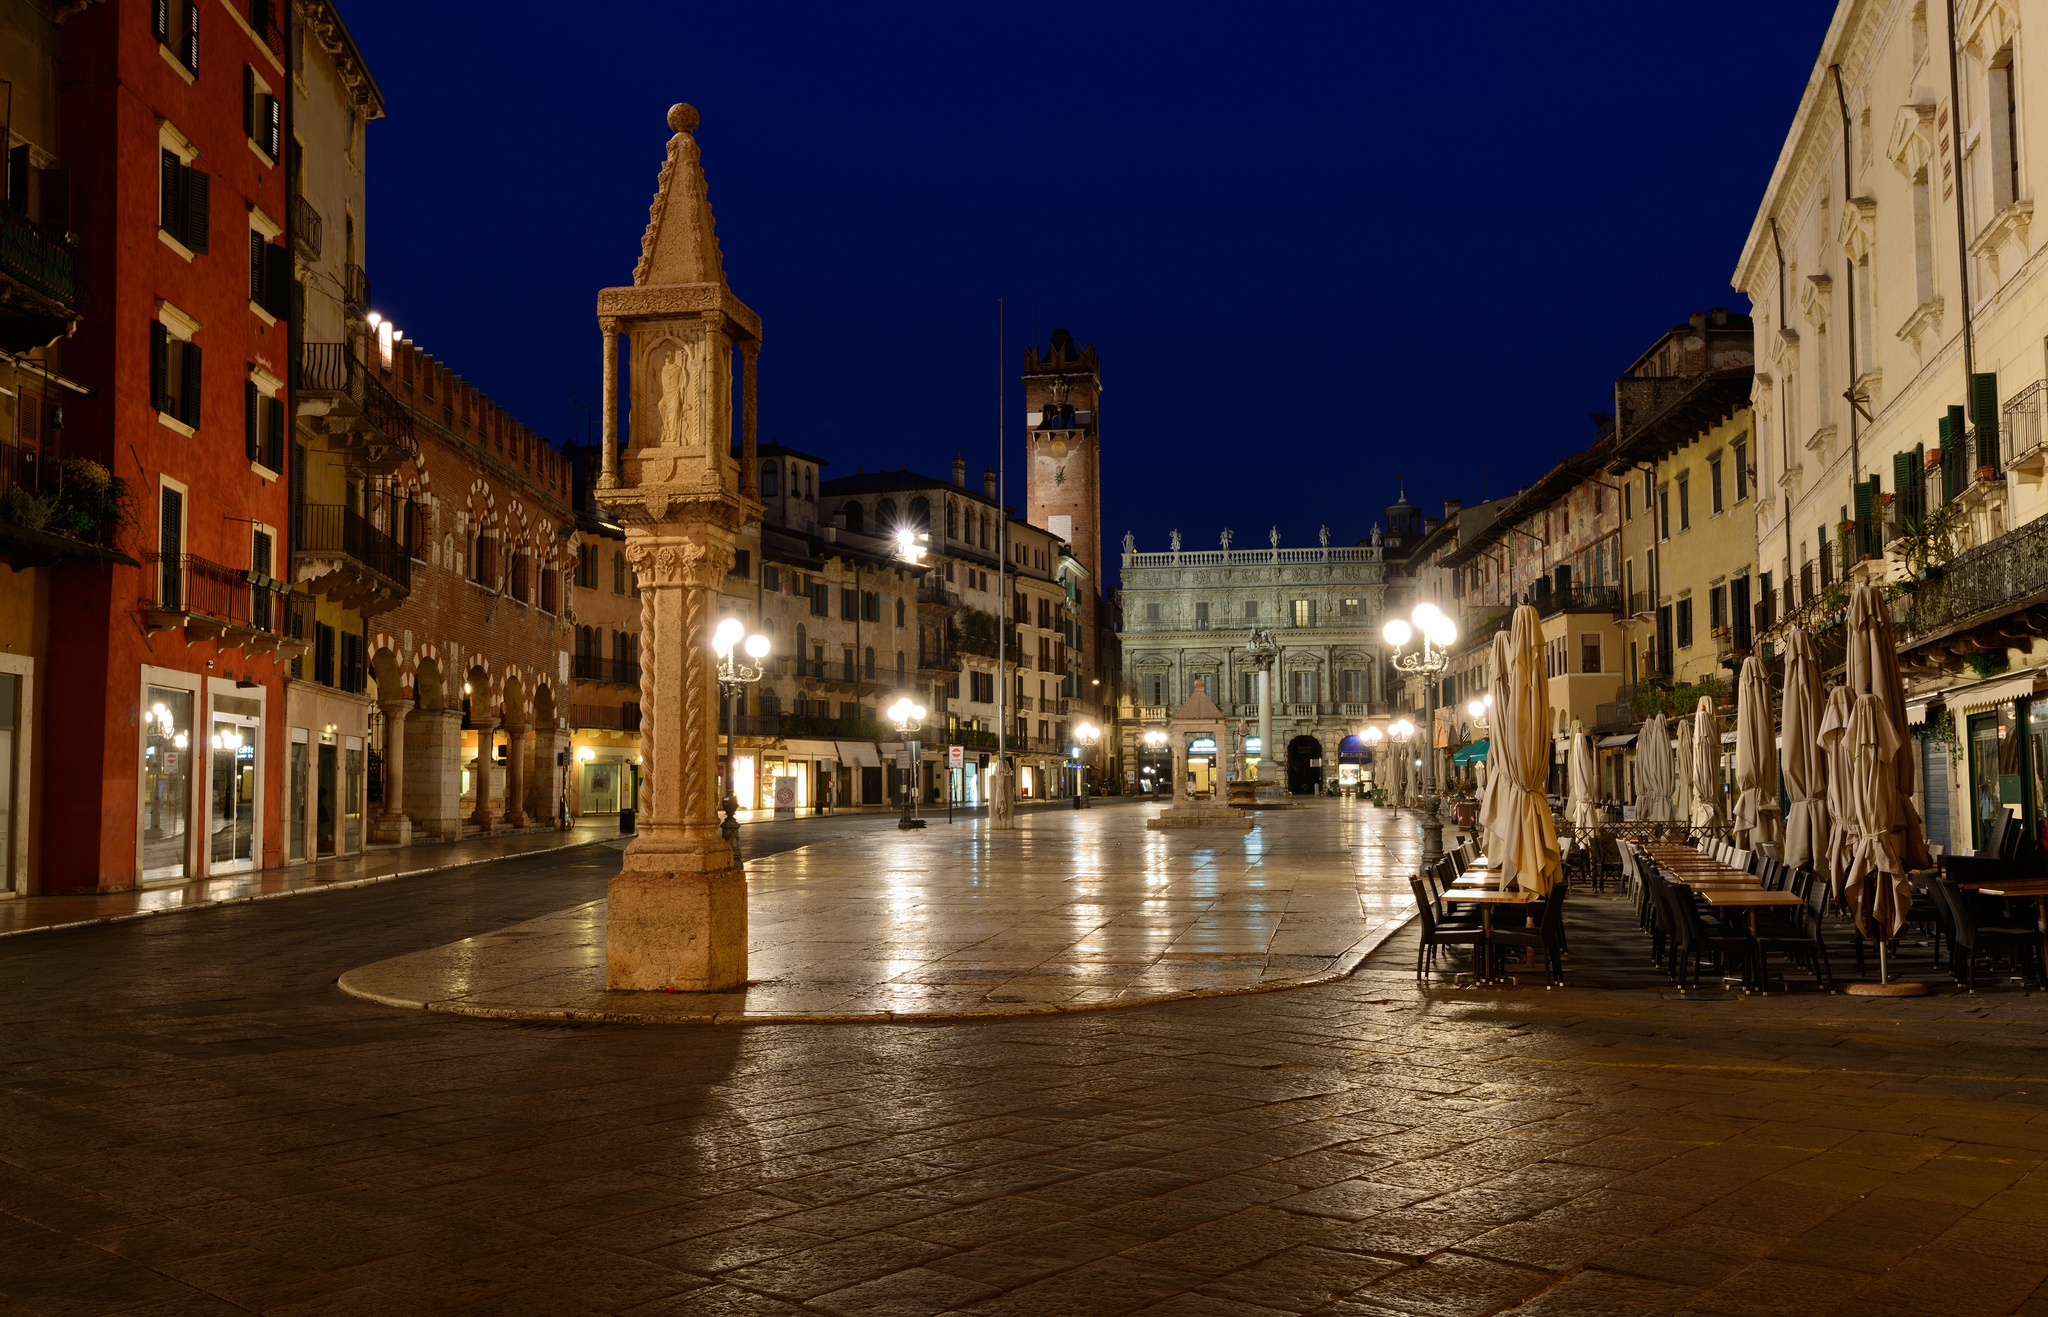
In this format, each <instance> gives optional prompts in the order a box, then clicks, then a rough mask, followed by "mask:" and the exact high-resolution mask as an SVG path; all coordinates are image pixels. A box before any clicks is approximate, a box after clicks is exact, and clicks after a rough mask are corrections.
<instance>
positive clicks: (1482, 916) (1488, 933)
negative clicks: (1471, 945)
mask: <svg viewBox="0 0 2048 1317" xmlns="http://www.w3.org/2000/svg"><path fill="white" fill-rule="evenodd" d="M1456 899H1457V900H1460V901H1470V902H1472V903H1473V904H1475V905H1477V906H1478V907H1479V973H1478V974H1477V975H1475V976H1474V979H1473V981H1474V982H1475V983H1497V982H1499V980H1498V979H1496V978H1494V977H1493V908H1494V907H1495V906H1497V905H1527V904H1528V903H1529V902H1531V901H1533V900H1535V899H1536V897H1535V894H1534V893H1531V892H1501V891H1492V892H1460V893H1459V894H1458V896H1457V898H1456Z"/></svg>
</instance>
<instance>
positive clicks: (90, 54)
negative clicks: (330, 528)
mask: <svg viewBox="0 0 2048 1317" xmlns="http://www.w3.org/2000/svg"><path fill="white" fill-rule="evenodd" d="M281 9H282V6H280V5H275V4H271V3H267V2H265V0H254V3H252V2H251V0H233V3H229V4H220V3H215V2H214V0H207V2H206V3H200V2H199V0H160V2H157V3H152V0H107V2H106V3H104V4H98V5H92V6H88V7H86V8H84V9H83V10H82V11H80V12H78V13H77V14H75V15H73V16H72V17H70V19H69V20H68V21H67V22H66V23H65V24H64V25H63V27H62V29H61V37H60V44H59V47H58V50H59V59H60V77H59V79H58V85H59V88H60V91H59V113H60V115H61V117H62V121H63V127H64V133H65V138H66V142H67V146H68V150H67V157H68V163H69V167H70V170H71V179H70V186H71V197H72V225H73V228H74V229H75V231H76V232H77V233H78V235H79V263H80V270H79V273H80V279H81V283H82V285H83V287H84V289H85V290H86V291H85V293H84V295H83V299H82V300H83V312H84V314H83V316H82V319H81V321H80V324H79V328H78V330H77V333H76V335H75V337H74V338H73V339H72V340H71V341H70V342H69V344H67V347H66V362H67V364H68V366H69V370H70V373H71V374H72V375H73V376H74V377H76V378H78V379H80V380H82V381H84V382H86V383H88V384H89V385H90V386H91V387H92V388H93V390H94V392H93V395H92V396H91V397H89V398H80V399H77V400H76V401H73V402H72V403H70V405H69V406H67V408H66V411H65V434H64V451H65V454H66V455H67V456H69V457H83V458H90V459H92V460H94V461H97V462H100V463H102V464H104V465H105V466H106V468H107V469H108V471H109V472H110V473H111V474H112V475H113V476H114V477H116V478H118V479H120V480H121V481H123V482H124V483H125V486H126V489H127V491H128V493H129V494H130V496H131V498H132V517H131V521H130V524H129V527H128V528H127V532H126V534H124V535H123V536H122V543H123V546H124V547H125V548H127V549H128V551H129V552H130V553H131V554H132V555H133V556H134V557H135V558H136V559H137V560H138V561H139V562H140V564H141V565H140V566H138V567H128V566H123V565H118V564H102V563H84V562H72V563H67V564H65V565H63V566H61V567H58V568H56V569H55V571H56V573H57V575H56V577H55V579H54V581H53V588H52V590H51V605H50V641H49V662H48V664H47V673H46V677H45V681H46V683H47V684H46V687H45V690H46V694H47V705H46V708H47V710H48V716H49V719H50V728H51V734H50V735H49V736H48V737H47V739H46V742H45V750H46V755H45V760H44V763H45V772H46V775H47V782H46V787H45V789H44V790H43V791H42V792H41V793H40V801H39V805H40V809H41V813H42V825H43V833H44V836H45V837H48V838H62V843H61V844H51V845H47V846H45V847H44V849H43V855H42V863H41V866H40V867H41V879H40V882H39V884H38V886H39V889H40V890H41V891H44V892H67V891H90V890H95V889H97V890H103V891H104V890H115V889H120V888H126V887H132V886H135V885H136V884H138V883H139V882H143V881H165V880H171V879H176V878H187V879H190V878H197V877H201V876H205V875H208V874H218V873H223V872H234V871H237V870H246V869H251V868H255V867H258V866H263V865H271V864H275V863H277V862H278V858H279V838H278V836H277V835H276V833H277V829H276V827H275V824H274V820H275V819H276V818H277V817H278V813H279V811H278V801H279V788H280V784H281V781H282V778H283V774H282V773H281V771H280V768H281V764H282V758H281V751H282V738H281V721H282V720H281V717H280V715H281V711H282V700H283V688H282V673H283V670H284V668H285V664H286V661H287V660H288V659H289V657H290V655H291V654H292V653H293V652H295V651H296V647H295V646H294V645H293V643H292V642H289V641H287V640H285V639H284V637H285V636H286V635H287V634H289V631H290V626H289V618H288V614H289V612H290V602H289V596H288V595H287V594H286V593H285V591H284V588H283V585H282V582H281V581H279V579H278V578H279V577H282V576H284V575H286V574H287V573H286V572H285V570H284V569H283V567H282V565H281V563H280V559H281V557H282V555H283V554H284V552H285V545H284V534H283V528H284V527H286V526H287V524H288V522H289V514H288V502H287V499H288V486H287V480H286V475H287V473H286V472H285V470H284V467H285V458H284V449H285V447H286V444H285V442H284V437H285V422H284V416H285V411H284V407H285V403H286V398H285V383H286V381H287V379H288V378H289V375H290V371H289V369H288V362H289V360H290V352H289V344H288V341H287V307H286V305H285V303H284V301H283V299H284V298H285V296H286V295H287V294H286V290H285V289H284V288H282V287H280V286H279V284H280V282H282V281H288V277H289V276H288V274H287V275H286V276H284V280H282V281H281V280H280V279H279V278H278V277H277V275H276V272H277V271H278V269H279V267H280V265H282V266H283V268H284V269H285V270H286V271H289V263H288V261H287V260H286V259H285V258H284V257H282V256H273V255H272V254H271V253H272V252H273V251H278V252H282V251H283V250H284V247H283V244H284V242H285V240H286V228H285V226H286V222H287V206H286V179H285V173H286V169H285V161H284V160H283V158H282V156H283V151H282V144H283V142H284V141H285V140H286V137H287V135H288V132H289V125H287V124H285V123H284V122H283V114H284V111H283V107H282V101H283V99H284V97H283V89H284V87H285V86H286V85H287V78H288V73H287V70H286V66H285V63H284V52H285V42H284V38H283V33H282V29H281V23H282V14H281Z"/></svg>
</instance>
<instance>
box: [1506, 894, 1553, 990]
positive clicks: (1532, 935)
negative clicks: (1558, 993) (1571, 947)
mask: <svg viewBox="0 0 2048 1317" xmlns="http://www.w3.org/2000/svg"><path fill="white" fill-rule="evenodd" d="M1570 890H1571V884H1570V883H1566V882H1559V883H1558V884H1557V885H1556V886H1554V887H1552V888H1551V889H1550V894H1549V895H1548V896H1546V897H1544V898H1543V908H1542V909H1541V910H1539V911H1538V912H1537V914H1536V918H1535V920H1534V921H1533V922H1531V923H1529V924H1526V925H1524V926H1523V927H1521V928H1496V929H1494V930H1493V942H1492V946H1493V949H1494V951H1495V952H1496V953H1497V952H1498V951H1499V950H1500V948H1502V947H1532V948H1538V949H1541V950H1542V952H1543V953H1544V959H1545V960H1546V961H1547V963H1548V970H1549V979H1550V981H1549V983H1548V984H1547V985H1546V986H1548V987H1552V988H1562V987H1563V986H1564V951H1565V946H1564V898H1565V893H1567V892H1569V891H1570Z"/></svg>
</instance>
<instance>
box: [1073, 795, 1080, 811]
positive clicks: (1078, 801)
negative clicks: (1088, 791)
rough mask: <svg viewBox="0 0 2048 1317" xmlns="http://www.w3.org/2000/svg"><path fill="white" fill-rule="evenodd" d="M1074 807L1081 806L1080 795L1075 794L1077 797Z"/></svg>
mask: <svg viewBox="0 0 2048 1317" xmlns="http://www.w3.org/2000/svg"><path fill="white" fill-rule="evenodd" d="M1074 808H1075V809H1079V808H1081V798H1080V797H1079V796H1075V797H1074Z"/></svg>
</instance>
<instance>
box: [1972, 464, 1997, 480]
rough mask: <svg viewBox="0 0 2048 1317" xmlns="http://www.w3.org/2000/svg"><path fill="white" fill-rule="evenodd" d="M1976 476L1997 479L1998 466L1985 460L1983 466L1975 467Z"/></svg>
mask: <svg viewBox="0 0 2048 1317" xmlns="http://www.w3.org/2000/svg"><path fill="white" fill-rule="evenodd" d="M1976 478H1977V479H1979V480H1996V479H1998V468H1997V467H1995V466H1993V465H1991V464H1990V463H1989V462H1986V463H1985V464H1984V465H1983V466H1980V467H1978V468H1977V476H1976Z"/></svg>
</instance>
